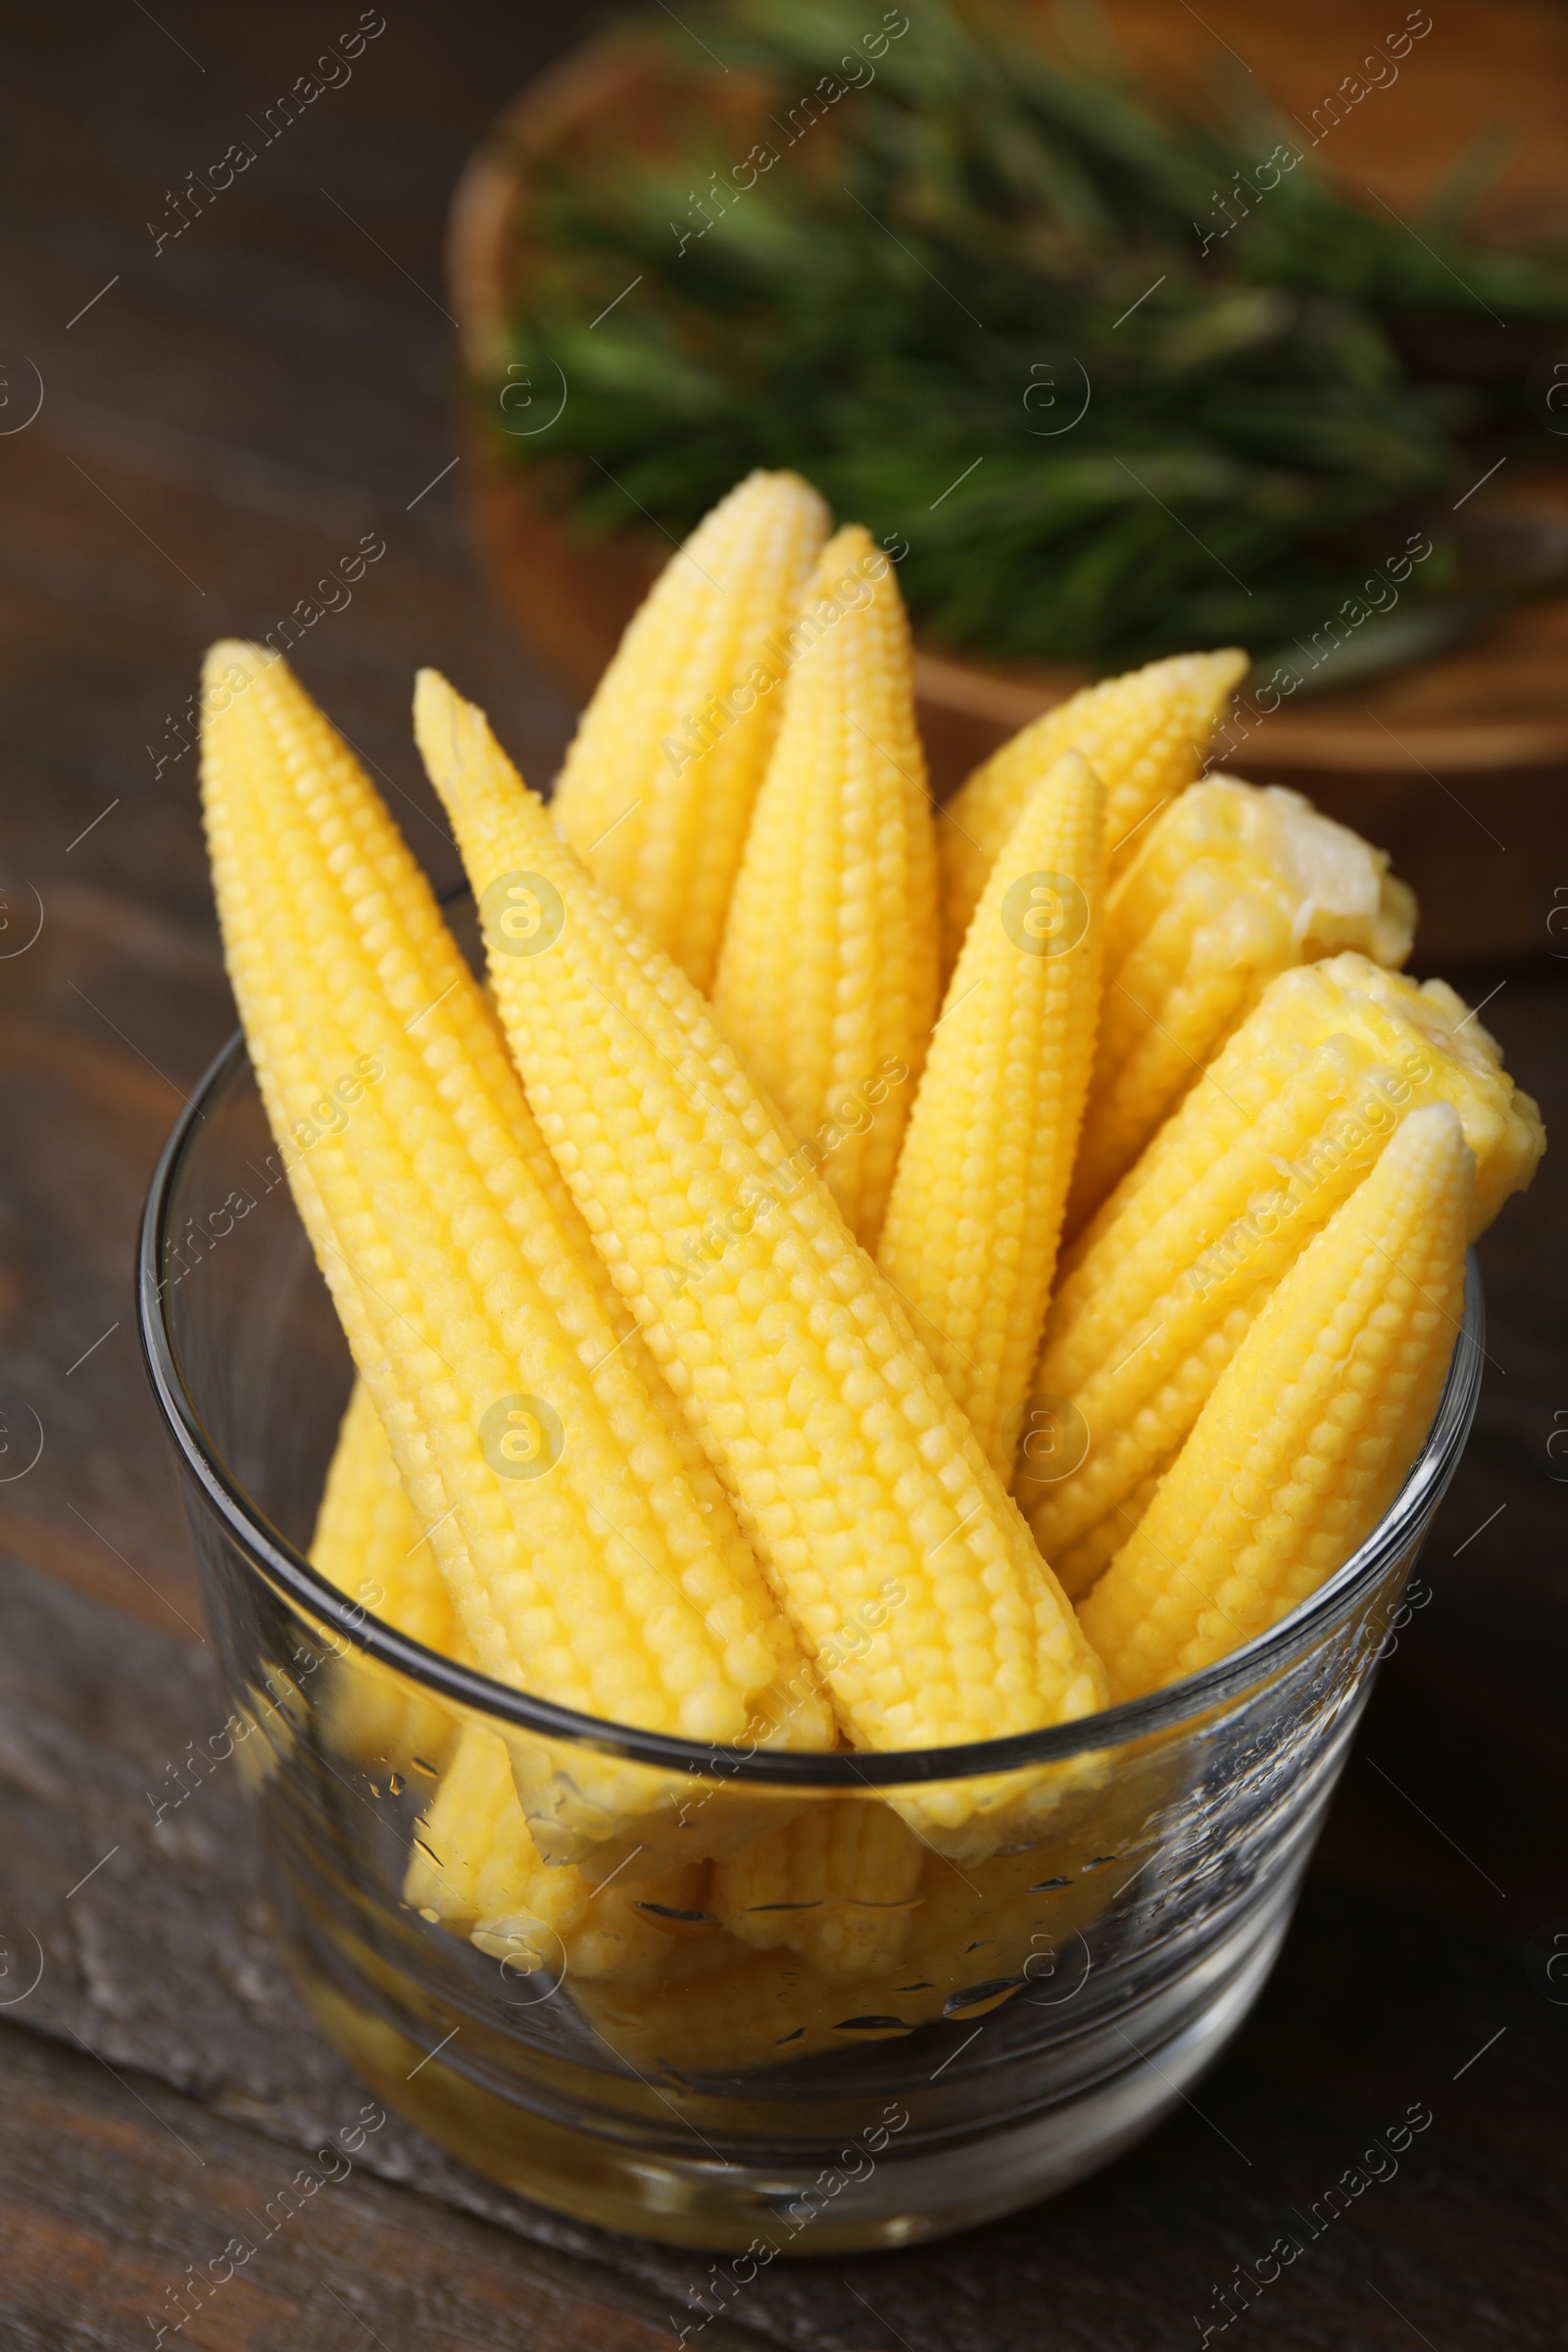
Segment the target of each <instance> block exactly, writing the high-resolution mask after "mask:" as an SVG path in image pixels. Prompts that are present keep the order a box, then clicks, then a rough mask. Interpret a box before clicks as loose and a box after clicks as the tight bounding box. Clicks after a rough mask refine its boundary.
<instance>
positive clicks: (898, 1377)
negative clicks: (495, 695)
mask: <svg viewBox="0 0 1568 2352" xmlns="http://www.w3.org/2000/svg"><path fill="white" fill-rule="evenodd" d="M415 719H416V728H417V735H418V739H419V746H420V750H421V751H422V753H423V755H424V759H425V762H426V765H427V767H428V768H429V771H430V774H431V777H432V780H433V781H434V783H435V785H436V787H437V789H438V791H439V792H440V793H441V796H442V798H443V800H444V801H445V803H446V805H447V809H448V811H449V813H450V814H451V816H452V819H453V822H454V826H455V828H456V831H457V835H458V839H459V843H460V846H461V848H462V850H463V854H464V859H465V862H466V865H467V868H468V872H469V876H470V878H471V880H472V882H473V885H474V888H475V891H476V892H477V894H478V897H479V902H480V907H481V911H482V912H483V913H484V915H485V917H486V937H487V944H488V946H489V949H490V955H491V972H492V976H493V982H494V987H495V991H496V997H497V1001H498V1004H499V1005H500V1008H501V1013H502V1018H503V1022H504V1024H505V1026H506V1030H507V1034H508V1037H509V1039H510V1040H511V1043H512V1048H513V1052H514V1053H515V1054H516V1056H517V1060H518V1063H519V1066H520V1067H521V1069H522V1071H523V1074H524V1077H525V1079H526V1082H527V1086H528V1090H529V1095H530V1098H531V1100H532V1102H533V1104H534V1107H535V1110H536V1112H537V1113H538V1116H539V1122H540V1126H541V1129H542V1131H543V1133H544V1135H545V1137H546V1140H547V1141H548V1142H549V1143H550V1145H551V1147H552V1149H553V1150H554V1151H555V1152H556V1153H557V1156H558V1158H559V1160H560V1163H561V1167H562V1170H563V1172H564V1175H565V1177H566V1180H567V1182H568V1184H569V1185H570V1186H571V1188H572V1190H573V1192H574V1193H575V1194H576V1196H577V1199H578V1201H579V1202H580V1203H581V1205H582V1208H583V1211H584V1214H585V1216H586V1218H587V1220H588V1224H589V1227H590V1229H591V1231H592V1232H593V1235H594V1239H595V1241H596V1243H597V1244H598V1247H599V1249H600V1250H601V1252H602V1253H603V1255H604V1257H605V1259H606V1262H607V1263H608V1264H609V1265H610V1267H611V1269H612V1271H613V1274H614V1276H615V1279H616V1281H617V1283H619V1285H620V1286H621V1288H622V1290H623V1292H624V1293H625V1295H626V1296H627V1298H628V1299H630V1300H631V1302H632V1304H633V1306H634V1308H635V1310H636V1312H637V1315H638V1317H639V1320H640V1321H641V1322H642V1324H643V1327H644V1330H645V1331H646V1333H647V1336H648V1340H649V1344H650V1346H651V1348H653V1350H654V1353H655V1355H656V1357H657V1358H658V1360H659V1361H660V1363H661V1364H662V1365H663V1366H665V1367H666V1368H667V1372H668V1376H669V1379H670V1382H671V1385H672V1386H673V1387H674V1388H675V1390H676V1393H677V1395H679V1396H680V1397H682V1399H683V1401H684V1402H685V1403H686V1405H687V1409H688V1411H689V1412H690V1413H691V1415H692V1417H693V1422H694V1426H696V1427H698V1428H699V1429H700V1431H701V1433H702V1435H703V1437H704V1440H705V1442H706V1443H707V1444H708V1445H709V1446H710V1448H711V1453H712V1456H713V1459H714V1461H715V1463H716V1464H718V1465H719V1466H720V1467H721V1468H722V1471H723V1473H724V1476H725V1479H726V1482H727V1483H728V1485H729V1487H730V1491H731V1492H732V1494H734V1495H735V1496H736V1498H737V1501H738V1503H739V1505H740V1508H741V1510H742V1514H743V1523H744V1524H746V1525H747V1526H748V1527H749V1528H751V1529H752V1530H754V1531H755V1534H756V1537H757V1541H758V1544H759V1549H760V1555H761V1557H762V1559H763V1562H764V1565H765V1566H766V1567H767V1568H768V1571H769V1573H770V1575H771V1576H772V1577H773V1578H774V1580H775V1584H776V1588H777V1590H778V1591H779V1593H781V1595H782V1596H783V1597H784V1599H785V1602H786V1605H787V1607H788V1609H789V1612H790V1615H791V1617H792V1620H793V1621H794V1623H795V1624H796V1626H797V1628H798V1629H799V1630H800V1632H801V1634H802V1637H803V1639H804V1641H805V1642H806V1643H807V1646H808V1647H809V1650H810V1651H811V1652H812V1653H813V1654H814V1655H815V1657H816V1659H817V1662H818V1665H819V1667H820V1669H821V1671H822V1673H823V1675H824V1677H825V1679H826V1680H827V1682H828V1683H829V1685H830V1686H831V1688H832V1691H833V1694H834V1697H835V1700H836V1702H837V1704H838V1707H839V1710H840V1715H841V1719H842V1720H843V1721H844V1722H845V1723H846V1724H847V1725H848V1726H849V1727H850V1728H851V1730H852V1734H853V1736H854V1738H855V1739H856V1740H858V1741H860V1742H862V1743H863V1744H865V1745H867V1746H884V1747H887V1746H901V1745H911V1744H918V1743H922V1742H931V1743H935V1744H941V1743H942V1742H944V1741H951V1740H959V1739H968V1738H975V1737H980V1736H982V1735H984V1734H997V1735H1000V1734H1002V1733H1003V1732H1005V1731H1009V1730H1020V1731H1021V1730H1025V1729H1028V1728H1032V1727H1034V1726H1036V1725H1041V1724H1045V1723H1051V1722H1055V1721H1059V1720H1062V1719H1065V1718H1068V1717H1071V1716H1075V1715H1079V1714H1083V1713H1086V1712H1089V1711H1090V1710H1092V1709H1093V1708H1094V1707H1095V1706H1096V1705H1097V1704H1098V1703H1099V1699H1100V1691H1101V1679H1100V1670H1099V1665H1098V1661H1097V1660H1096V1659H1095V1658H1094V1656H1093V1653H1092V1652H1091V1651H1090V1650H1089V1648H1088V1646H1087V1644H1086V1643H1084V1642H1082V1639H1081V1637H1080V1636H1079V1635H1078V1633H1077V1624H1076V1620H1075V1619H1074V1618H1073V1617H1072V1613H1071V1610H1070V1609H1069V1608H1067V1607H1066V1604H1065V1602H1064V1601H1063V1599H1062V1597H1061V1595H1060V1593H1059V1588H1058V1587H1057V1586H1056V1584H1055V1582H1054V1579H1053V1578H1052V1577H1051V1576H1050V1574H1049V1572H1048V1571H1046V1570H1044V1569H1043V1567H1042V1564H1041V1562H1040V1561H1039V1559H1038V1557H1037V1555H1036V1554H1035V1552H1034V1550H1033V1547H1032V1546H1031V1545H1030V1544H1029V1543H1028V1541H1027V1531H1026V1530H1025V1529H1024V1527H1023V1525H1022V1522H1021V1521H1020V1520H1019V1519H1018V1518H1017V1515H1016V1513H1015V1511H1014V1509H1013V1507H1012V1506H1011V1504H1010V1503H1009V1502H1008V1500H1007V1498H1006V1496H1005V1494H1004V1492H1003V1490H1002V1488H1001V1486H1000V1484H999V1482H998V1480H997V1478H996V1475H995V1473H994V1472H993V1471H992V1470H991V1468H990V1465H989V1464H988V1463H987V1461H986V1460H985V1457H984V1455H983V1454H982V1453H981V1451H980V1448H979V1447H978V1446H977V1445H976V1443H975V1441H974V1438H973V1435H972V1433H971V1432H970V1430H969V1428H968V1425H967V1423H966V1422H965V1421H964V1419H963V1417H962V1415H961V1414H960V1413H959V1412H958V1411H957V1409H956V1406H955V1405H954V1404H953V1402H952V1399H951V1398H950V1397H948V1395H947V1392H946V1390H945V1389H944V1387H943V1385H942V1383H941V1381H940V1379H939V1378H938V1377H937V1375H936V1373H935V1372H934V1370H933V1369H932V1367H931V1364H930V1361H929V1359H928V1357H927V1356H926V1354H925V1352H924V1350H923V1349H922V1348H920V1346H919V1344H918V1343H917V1342H916V1341H915V1340H914V1338H913V1335H912V1334H911V1332H910V1330H909V1328H908V1325H907V1321H906V1319H905V1316H904V1313H903V1310H902V1309H901V1308H900V1307H899V1305H898V1303H897V1301H896V1299H895V1298H894V1295H893V1294H892V1292H891V1291H890V1290H889V1289H888V1288H887V1286H886V1284H885V1283H884V1282H883V1280H882V1278H881V1276H880V1275H878V1274H877V1272H876V1270H875V1268H874V1267H873V1266H872V1265H871V1263H870V1261H869V1260H868V1259H867V1258H866V1257H865V1256H864V1255H863V1253H862V1252H861V1251H859V1250H858V1249H857V1247H856V1245H855V1243H854V1241H853V1239H852V1238H851V1236H850V1234H849V1232H848V1230H847V1228H846V1227H845V1225H844V1222H843V1219H842V1218H841V1217H840V1215H839V1212H838V1209H837V1207H836V1205H835V1203H834V1201H833V1200H832V1197H831V1195H830V1194H829V1193H828V1192H827V1190H826V1187H825V1186H824V1185H822V1183H821V1182H820V1180H819V1179H818V1178H816V1177H815V1176H813V1175H812V1174H811V1173H810V1171H809V1167H808V1166H807V1165H805V1164H804V1163H803V1161H802V1157H801V1155H800V1154H799V1153H798V1152H796V1153H794V1155H793V1157H792V1147H791V1145H790V1143H789V1142H788V1141H787V1140H786V1139H785V1138H784V1137H783V1136H782V1135H781V1134H780V1132H779V1129H778V1127H777V1125H776V1124H775V1121H774V1118H773V1115H772V1113H771V1112H770V1111H769V1109H768V1108H767V1106H766V1104H765V1103H764V1102H763V1101H762V1099H761V1098H760V1096H759V1094H758V1092H757V1089H756V1088H755V1086H754V1085H753V1083H752V1081H751V1079H750V1077H749V1076H748V1074H747V1073H746V1071H745V1070H744V1069H743V1067H742V1066H741V1064H740V1062H739V1060H738V1059H737V1057H736V1055H735V1054H734V1052H733V1050H732V1049H731V1048H730V1047H729V1045H728V1044H727V1042H726V1041H725V1040H724V1039H723V1038H722V1037H721V1036H720V1035H719V1033H718V1031H717V1029H716V1027H715V1026H714V1023H713V1020H712V1017H711V1012H710V1009H709V1007H708V1005H707V1004H706V1003H705V1001H704V1000H703V999H702V998H701V997H700V996H699V995H698V993H697V991H696V990H695V989H693V988H692V987H691V985H690V983H689V982H688V981H687V980H686V979H685V977H684V976H683V975H682V974H681V973H680V972H679V971H678V969H676V968H675V967H674V966H673V965H671V964H670V963H669V961H668V960H667V958H665V957H664V956H661V955H660V954H659V952H658V951H657V950H653V949H650V948H649V947H648V946H647V945H646V943H645V942H644V941H643V940H642V939H641V938H640V936H639V935H638V933H637V931H636V928H635V926H634V924H633V923H632V921H631V919H630V917H628V916H626V915H624V914H623V913H621V912H620V911H619V910H618V909H617V908H615V907H614V906H613V904H612V903H611V902H609V901H607V900H606V899H605V898H603V897H602V896H601V894H600V893H599V892H598V891H597V890H596V889H595V887H594V886H593V884H592V883H591V882H590V881H589V879H588V877H587V875H586V874H585V873H584V872H583V870H582V868H581V867H580V866H579V865H578V863H577V861H576V859H575V858H573V856H572V855H571V853H570V851H569V850H565V849H564V847H563V845H562V843H561V842H560V840H559V838H558V837H557V836H556V834H555V833H554V832H553V830H552V828H551V826H550V825H549V823H548V821H547V819H546V816H545V811H544V809H543V808H542V807H541V805H540V803H539V801H538V800H537V799H536V798H535V797H534V795H533V794H531V793H529V792H528V791H526V790H525V788H524V787H523V786H522V783H521V780H520V778H519V777H518V776H517V773H516V770H515V768H514V767H513V766H512V765H511V763H510V761H509V760H507V759H506V757H505V755H504V754H503V753H502V751H501V750H500V748H499V746H498V745H497V744H496V741H495V739H494V737H493V736H492V734H491V733H490V730H489V727H488V726H487V725H486V723H485V720H484V717H483V714H482V712H480V711H476V710H474V709H473V708H472V706H471V705H469V704H466V703H465V702H463V701H462V700H461V699H460V697H458V696H457V695H455V694H454V693H453V691H452V689H451V687H450V686H448V685H447V683H446V681H445V680H444V679H442V678H440V677H439V676H437V675H436V673H435V672H434V671H432V670H424V671H422V672H421V673H420V677H419V682H418V688H417V694H416V698H415ZM523 876H532V877H533V879H532V881H531V882H529V883H528V884H527V885H526V887H528V888H530V889H534V890H537V889H538V888H539V886H540V885H543V886H544V887H545V888H546V889H547V890H548V891H549V892H551V893H553V894H554V896H555V899H557V900H559V902H560V904H561V907H562V908H563V909H564V919H563V923H562V926H561V928H560V931H559V933H558V934H557V936H556V937H555V939H554V940H553V942H552V944H551V945H550V947H549V949H548V952H545V953H538V954H533V955H514V954H510V953H509V952H508V941H507V938H506V936H505V933H504V931H503V929H502V927H501V920H500V917H499V914H498V907H499V904H500V902H501V901H502V900H504V899H505V896H506V894H507V893H508V892H509V891H512V890H515V889H516V888H519V887H523V884H522V883H521V882H520V880H519V877H523Z"/></svg>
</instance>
